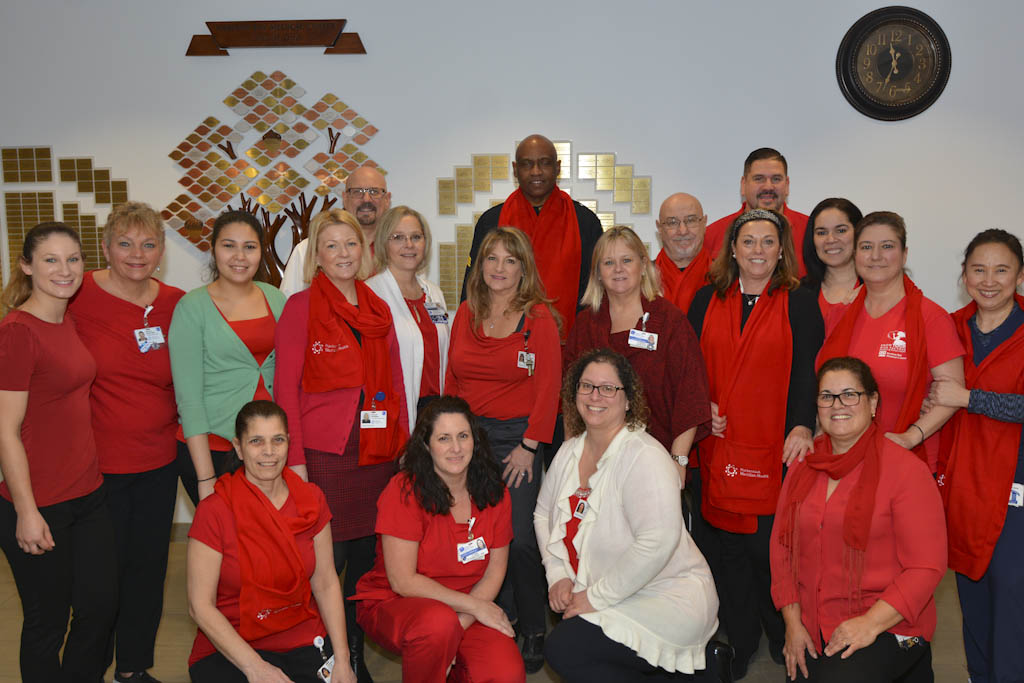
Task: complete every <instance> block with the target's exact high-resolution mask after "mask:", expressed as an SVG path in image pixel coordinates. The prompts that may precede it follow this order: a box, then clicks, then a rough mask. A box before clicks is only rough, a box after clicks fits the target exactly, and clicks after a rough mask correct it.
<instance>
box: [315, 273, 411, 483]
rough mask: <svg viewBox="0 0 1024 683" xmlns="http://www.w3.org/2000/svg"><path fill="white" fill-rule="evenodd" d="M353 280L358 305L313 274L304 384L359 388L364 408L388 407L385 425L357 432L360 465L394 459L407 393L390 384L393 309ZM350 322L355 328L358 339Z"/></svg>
mask: <svg viewBox="0 0 1024 683" xmlns="http://www.w3.org/2000/svg"><path fill="white" fill-rule="evenodd" d="M355 284H356V297H357V300H358V301H359V305H358V306H353V305H352V304H350V303H349V302H348V299H346V298H345V295H344V294H342V293H341V291H340V290H339V289H338V288H337V287H335V286H334V284H332V283H331V281H330V280H329V279H328V278H327V276H326V275H324V273H323V272H322V271H321V272H319V273H317V274H316V277H314V278H313V282H312V284H311V285H310V288H309V289H310V295H309V341H308V346H307V347H306V355H305V364H304V366H303V368H302V389H303V391H306V392H309V393H318V392H323V391H333V390H334V389H346V388H354V387H361V388H362V389H363V406H362V408H363V410H386V411H387V413H388V416H387V427H385V428H383V429H362V430H360V433H359V464H360V465H375V464H377V463H382V462H387V461H389V460H394V459H395V456H396V455H397V454H398V451H399V449H400V448H401V447H402V445H403V444H404V443H405V441H406V438H407V437H406V434H405V432H404V431H403V430H402V429H401V428H400V427H399V425H398V415H399V410H400V405H399V404H400V401H404V400H405V394H404V393H401V394H399V393H398V392H396V391H395V389H394V386H393V379H392V368H391V354H390V353H389V351H388V333H389V332H390V331H391V328H392V322H391V310H390V309H389V308H388V305H387V304H386V303H384V301H383V300H382V299H381V298H380V297H379V296H377V295H376V294H374V293H373V291H372V290H371V289H370V288H369V287H367V286H366V285H365V284H364V283H363V282H362V281H359V280H357V281H356V283H355ZM350 326H351V328H354V329H355V330H357V331H358V332H359V334H360V336H361V340H360V341H359V342H357V341H356V337H355V335H354V334H352V329H350ZM378 393H383V394H384V399H383V400H380V399H376V398H375V397H376V396H377V395H378Z"/></svg>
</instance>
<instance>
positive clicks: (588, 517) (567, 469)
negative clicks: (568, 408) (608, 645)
mask: <svg viewBox="0 0 1024 683" xmlns="http://www.w3.org/2000/svg"><path fill="white" fill-rule="evenodd" d="M584 436H585V435H580V436H577V437H574V438H572V439H569V440H567V441H566V442H565V443H564V444H563V445H562V447H561V448H560V449H559V451H558V454H557V455H556V456H555V459H554V461H553V462H552V464H551V467H550V468H549V469H548V472H547V474H546V475H545V477H544V483H543V484H542V486H541V490H540V495H539V497H538V499H537V507H536V510H535V511H534V514H533V520H534V527H535V529H536V532H537V543H538V545H539V546H540V552H541V557H542V559H543V561H544V569H545V572H546V573H547V580H548V586H549V587H550V586H553V585H554V584H555V583H556V582H557V581H559V580H561V579H565V578H568V579H570V580H572V582H573V587H572V591H573V592H574V593H575V592H579V591H582V590H584V589H586V591H587V598H588V599H589V600H590V604H591V605H593V607H594V608H595V609H596V611H595V612H591V613H589V614H583V615H580V616H581V617H582V618H583V619H586V620H587V621H589V622H591V623H592V624H595V625H597V626H599V627H600V628H601V630H602V631H604V634H605V635H606V636H608V637H609V638H611V639H612V640H614V641H616V642H619V643H622V644H623V645H626V646H627V647H629V648H631V649H632V650H634V651H635V652H636V653H637V654H638V655H639V656H640V657H642V658H643V659H644V660H646V661H647V662H648V663H650V664H652V665H654V666H658V667H661V668H663V669H665V670H667V671H670V672H671V671H681V672H683V673H693V671H694V670H695V669H703V668H705V661H704V648H705V647H706V646H707V643H708V641H709V640H711V636H712V635H714V633H715V630H716V629H717V628H718V594H717V593H716V591H715V583H714V580H713V579H712V578H711V570H710V569H709V568H708V564H707V562H705V560H704V556H703V555H701V553H700V551H699V550H697V546H696V545H695V544H694V542H693V540H692V539H691V538H690V535H689V533H687V531H686V528H685V527H684V526H683V517H682V509H681V506H680V499H679V475H678V471H677V469H676V466H675V464H674V463H673V462H672V460H671V458H670V457H669V454H668V451H666V450H665V448H664V447H663V446H662V445H661V444H660V443H658V442H657V441H656V440H655V439H654V438H653V437H652V436H651V435H650V434H648V433H647V432H645V431H643V430H638V431H630V430H629V429H628V428H627V427H623V428H622V430H621V431H620V432H619V433H618V434H617V435H616V436H615V438H614V439H612V442H611V444H609V446H608V450H607V451H605V453H604V454H603V455H602V456H601V458H600V460H598V461H597V471H596V472H594V474H593V475H592V476H591V477H590V482H589V483H590V488H591V493H590V495H589V497H588V498H587V505H588V509H587V511H586V513H585V514H584V516H583V519H582V520H581V522H580V526H579V531H578V532H577V534H576V537H575V538H574V539H573V546H574V547H575V548H576V551H577V557H578V558H579V574H576V573H574V572H573V570H572V565H571V564H570V563H569V553H568V551H567V550H566V548H565V543H564V539H565V525H566V522H568V520H569V519H571V518H572V513H573V511H572V509H571V508H570V507H569V496H571V495H573V494H574V493H575V492H576V489H577V488H579V485H580V477H579V461H580V457H581V456H582V454H583V439H584Z"/></svg>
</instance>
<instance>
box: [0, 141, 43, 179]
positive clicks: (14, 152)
mask: <svg viewBox="0 0 1024 683" xmlns="http://www.w3.org/2000/svg"><path fill="white" fill-rule="evenodd" d="M0 157H2V160H3V161H2V163H3V179H4V182H5V183H49V182H53V156H52V154H51V152H50V148H49V147H4V148H3V150H2V152H0Z"/></svg>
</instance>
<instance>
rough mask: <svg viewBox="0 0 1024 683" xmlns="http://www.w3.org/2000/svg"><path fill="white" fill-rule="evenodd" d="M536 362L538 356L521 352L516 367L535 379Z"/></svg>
mask: <svg viewBox="0 0 1024 683" xmlns="http://www.w3.org/2000/svg"><path fill="white" fill-rule="evenodd" d="M535 362H536V356H535V355H534V354H532V353H530V352H529V351H520V352H519V355H518V356H517V358H516V367H517V368H523V369H524V370H526V373H527V374H528V375H529V376H530V377H533V366H534V363H535Z"/></svg>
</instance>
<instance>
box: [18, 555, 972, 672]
mask: <svg viewBox="0 0 1024 683" xmlns="http://www.w3.org/2000/svg"><path fill="white" fill-rule="evenodd" d="M164 596H165V598H164V616H163V621H162V622H161V625H160V633H159V634H158V636H157V642H156V666H155V667H154V668H153V669H152V673H153V675H154V676H156V677H157V678H159V679H160V680H162V681H164V683H176V682H181V683H186V682H187V681H188V680H189V678H188V671H187V670H186V667H185V662H186V660H187V658H188V653H189V650H190V649H191V647H192V639H193V637H194V636H195V626H194V625H193V624H192V620H191V619H190V618H189V616H188V608H187V606H186V604H185V543H184V542H180V541H179V542H174V543H172V544H171V560H170V566H169V567H168V572H167V586H166V590H165V593H164ZM937 600H938V611H939V628H938V631H937V632H936V634H935V640H934V642H933V643H932V655H933V657H934V661H933V664H934V668H935V680H936V683H965V682H966V681H967V671H966V667H965V666H964V659H963V643H962V641H961V638H960V606H959V603H958V602H957V596H956V586H955V583H954V581H953V576H952V574H947V575H946V577H945V578H944V579H943V581H942V583H941V584H940V586H939V590H938V595H937ZM20 634H21V604H20V602H19V600H18V594H17V592H16V590H15V588H14V580H13V579H12V578H11V572H10V568H9V567H8V565H7V562H6V561H0V683H2V682H4V681H17V680H19V676H18V640H19V638H20ZM367 664H368V666H369V668H370V671H371V673H372V674H373V676H374V680H375V681H377V683H398V681H400V680H401V668H400V664H399V661H398V658H397V657H395V656H393V655H391V654H388V653H385V652H383V651H382V650H380V649H378V648H377V647H376V646H373V645H368V648H367ZM111 675H112V674H110V673H108V680H109V677H110V676H111ZM784 677H785V674H784V671H783V669H782V667H779V666H776V665H775V664H774V663H772V661H771V659H769V657H768V652H767V647H766V646H765V645H764V641H762V646H761V651H760V652H759V653H758V654H757V656H756V657H755V660H754V662H753V663H752V664H751V667H750V671H749V673H748V674H747V676H746V678H744V679H743V680H744V681H745V682H749V683H767V682H771V683H782V681H783V680H784ZM557 680H558V679H557V677H556V676H555V675H554V674H553V673H551V672H550V671H548V670H546V669H545V670H543V671H541V672H540V673H537V674H534V675H532V676H530V677H529V681H530V682H531V683H541V682H547V681H557Z"/></svg>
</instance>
